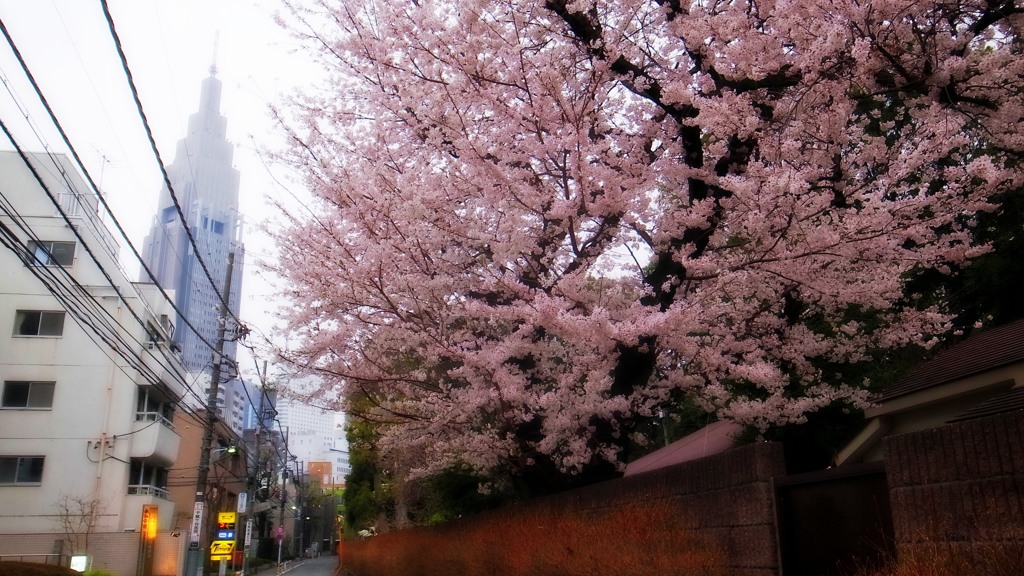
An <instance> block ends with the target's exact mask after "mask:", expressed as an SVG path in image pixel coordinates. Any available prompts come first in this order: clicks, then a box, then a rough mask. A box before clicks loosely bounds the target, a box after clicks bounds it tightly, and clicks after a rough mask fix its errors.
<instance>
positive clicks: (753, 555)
mask: <svg viewBox="0 0 1024 576" xmlns="http://www.w3.org/2000/svg"><path fill="white" fill-rule="evenodd" d="M784 472H785V463H784V458H783V451H782V446H781V445H780V444H774V443H758V444H751V445H747V446H742V447H739V448H734V449H732V450H730V451H728V452H725V453H722V454H719V455H715V456H709V457H706V458H703V459H701V460H697V461H692V462H684V463H681V464H677V465H674V466H670V467H666V468H662V469H658V470H653V471H650V472H647V473H644V474H638V475H635V476H628V477H625V478H621V479H618V480H612V481H608V482H603V483H601V484H595V485H592V486H587V487H585V488H581V489H578V490H573V491H569V492H565V493H562V494H557V495H554V496H548V497H544V498H538V499H536V500H530V501H528V502H525V503H521V504H517V505H514V506H509V507H506V508H502V509H500V510H496V511H492V512H491V513H484V514H481V515H479V516H475V517H473V518H467V519H465V520H464V521H460V522H453V523H450V524H447V525H445V526H444V527H443V530H444V534H445V538H446V539H448V540H450V541H455V542H464V541H467V538H463V536H465V535H467V534H471V533H472V527H473V526H474V525H478V524H481V523H482V524H486V522H487V518H488V517H490V516H495V515H501V516H502V517H507V518H512V519H513V520H515V518H518V517H522V518H524V519H525V518H531V517H534V516H535V514H536V512H537V511H544V512H545V513H546V514H554V515H556V516H561V517H583V518H586V517H587V516H588V515H594V516H599V515H601V514H602V513H606V512H609V511H614V510H625V509H628V508H629V507H630V506H635V505H636V503H638V502H640V503H644V504H647V505H653V506H656V507H659V508H660V507H664V508H665V509H669V510H671V511H672V513H673V514H675V515H676V517H678V518H681V519H683V521H684V523H685V524H686V525H687V527H692V528H694V529H696V531H697V532H698V533H699V534H700V535H702V536H706V537H709V538H710V539H711V540H712V541H713V542H714V544H715V545H716V546H717V547H721V548H722V549H723V551H724V552H725V556H726V558H727V559H728V562H729V563H730V565H731V566H730V567H731V568H732V569H733V572H732V574H734V575H735V576H774V575H776V574H778V571H779V560H778V553H777V546H776V537H775V513H774V508H773V497H772V478H773V477H775V476H778V475H781V474H783V473H784ZM524 522H526V520H524ZM418 530H423V531H424V532H425V533H429V530H427V529H412V530H409V531H403V534H405V535H406V536H407V537H406V538H404V539H402V538H396V539H391V538H389V537H390V536H392V535H384V536H378V537H375V538H374V539H372V540H374V541H375V540H377V539H379V538H381V539H385V540H387V544H381V546H385V547H387V548H389V550H390V551H391V553H393V554H395V555H403V554H404V551H401V550H395V548H394V546H401V545H402V544H400V543H401V542H407V543H409V544H408V545H410V546H415V545H417V544H416V541H417V539H416V538H415V534H416V533H417V531H418ZM460 530H461V531H462V536H460ZM650 537H651V538H653V539H656V538H658V536H657V533H655V534H653V535H651V536H650ZM666 538H670V537H669V536H666ZM375 545H377V543H376V542H371V541H363V542H360V541H354V542H346V544H345V546H346V548H345V555H346V557H347V558H349V559H350V560H349V561H346V562H345V564H346V566H347V567H348V568H349V569H350V570H352V572H351V573H352V574H355V575H356V576H389V575H390V574H391V571H389V569H388V568H385V567H382V566H375V565H372V563H371V562H363V560H366V559H367V558H368V557H369V556H370V555H372V554H373V551H372V548H373V547H374V546H375ZM527 552H528V551H527ZM412 553H413V554H415V551H412ZM425 564H426V565H425ZM356 566H360V567H362V568H359V569H356V568H355V567H356ZM359 570H362V571H363V572H366V573H360V572H359ZM370 572H373V574H371V573H370ZM449 572H450V571H448V570H447V569H446V568H445V567H444V566H431V565H430V563H421V564H419V565H417V566H416V573H417V574H420V575H423V576H449ZM462 576H476V575H475V574H463V575H462ZM486 576H501V574H500V573H498V572H495V571H494V570H491V571H489V572H487V573H486Z"/></svg>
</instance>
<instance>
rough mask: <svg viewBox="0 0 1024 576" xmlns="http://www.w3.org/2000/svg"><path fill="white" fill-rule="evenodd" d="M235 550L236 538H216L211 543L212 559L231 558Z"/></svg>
mask: <svg viewBox="0 0 1024 576" xmlns="http://www.w3.org/2000/svg"><path fill="white" fill-rule="evenodd" d="M234 551H235V541H234V540H214V541H213V543H212V544H210V560H230V559H231V553H232V552H234Z"/></svg>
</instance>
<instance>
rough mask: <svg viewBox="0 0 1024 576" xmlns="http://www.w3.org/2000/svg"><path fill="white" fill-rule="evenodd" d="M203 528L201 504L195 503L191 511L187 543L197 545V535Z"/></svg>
mask: <svg viewBox="0 0 1024 576" xmlns="http://www.w3.org/2000/svg"><path fill="white" fill-rule="evenodd" d="M202 527H203V503H202V502H196V505H195V507H194V508H193V509H192V530H191V532H190V533H189V539H188V541H189V542H190V543H193V544H199V533H200V532H201V531H202Z"/></svg>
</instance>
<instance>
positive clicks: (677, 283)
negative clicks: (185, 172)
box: [278, 0, 1024, 474]
mask: <svg viewBox="0 0 1024 576" xmlns="http://www.w3.org/2000/svg"><path fill="white" fill-rule="evenodd" d="M292 8H293V13H292V14H290V15H289V16H286V17H284V19H285V20H287V21H289V22H290V25H291V26H292V27H293V29H294V30H295V32H296V34H297V36H299V37H301V38H304V39H305V40H306V41H307V46H309V47H310V49H311V50H313V51H315V54H316V57H318V58H319V59H321V61H322V62H323V64H324V66H325V67H327V68H328V69H329V70H331V73H332V76H331V78H332V80H331V82H330V83H328V84H325V85H323V86H320V87H318V88H317V89H315V90H310V91H309V92H307V93H305V94H301V95H298V96H296V97H295V98H294V99H293V100H292V101H291V102H290V104H289V105H288V106H287V107H285V108H284V109H282V110H280V111H279V113H280V114H281V116H282V119H283V122H284V124H285V125H286V127H287V128H288V129H289V130H290V132H291V135H292V137H293V138H292V142H293V146H292V147H291V148H290V149H289V150H285V151H282V153H281V154H280V158H281V160H283V161H284V162H287V163H289V164H291V165H292V166H294V168H295V169H296V170H297V172H298V173H299V174H301V175H302V178H303V179H304V184H305V186H307V187H308V188H309V189H310V190H311V191H312V193H313V195H314V196H315V198H316V201H315V203H314V204H313V205H311V206H309V207H308V208H309V209H310V212H309V213H308V214H307V213H305V212H296V213H295V214H293V215H290V216H289V218H288V221H287V222H286V224H285V225H284V226H283V227H282V228H281V230H280V231H279V239H280V241H281V244H280V255H279V263H278V268H279V270H280V271H281V272H282V273H284V274H285V275H286V276H287V278H288V282H289V287H288V289H287V291H286V294H285V295H286V296H287V301H288V306H289V307H288V311H287V314H286V317H287V320H288V325H289V329H290V331H291V335H292V337H293V345H292V346H293V347H292V348H291V349H290V350H287V351H282V354H283V355H285V356H287V357H288V358H289V359H291V360H292V361H294V362H295V363H296V364H297V365H299V366H301V367H303V368H304V369H306V370H308V371H311V372H315V373H319V374H321V375H323V376H324V382H325V384H324V385H325V386H326V387H329V388H336V389H340V390H342V391H343V392H344V394H346V395H348V397H350V398H355V397H359V398H361V399H364V400H368V402H364V403H363V404H362V405H370V406H371V408H370V409H369V411H366V410H363V411H362V412H360V414H358V415H359V416H362V417H366V418H372V419H374V420H375V421H378V422H381V423H382V424H383V430H384V437H383V440H382V445H381V448H382V450H383V451H384V452H385V453H388V452H390V453H392V454H402V455H403V457H404V458H406V460H408V461H411V463H410V465H409V466H410V473H412V474H416V473H424V472H429V471H431V470H436V469H438V468H441V467H443V466H446V465H448V464H450V463H453V462H456V461H461V462H466V463H469V464H471V465H474V466H476V467H478V468H480V469H481V470H491V469H500V468H513V469H516V468H523V467H528V466H530V465H532V464H533V463H535V462H537V461H538V459H540V458H543V459H547V460H549V461H551V462H553V463H555V464H556V465H557V466H558V467H560V468H561V469H562V470H563V471H566V472H575V471H579V470H582V469H584V468H585V467H586V466H588V465H589V464H592V463H593V462H596V461H608V462H611V463H612V464H614V465H622V462H621V461H620V460H621V457H622V452H621V448H622V446H624V445H625V444H626V443H627V442H629V441H633V440H634V439H635V435H634V434H633V428H632V424H633V423H634V422H635V421H636V420H637V419H638V418H649V417H651V416H652V415H653V414H655V413H656V412H657V410H658V408H659V407H661V406H664V405H666V403H669V402H672V401H674V400H678V398H679V397H680V396H682V395H687V396H689V397H691V398H693V399H695V400H696V401H697V402H700V403H701V405H703V406H704V407H706V408H707V409H708V410H711V411H714V412H716V413H717V414H718V415H719V416H720V417H723V418H730V419H733V420H736V421H738V422H741V423H743V424H748V425H753V426H757V427H761V428H765V427H767V426H770V425H773V424H784V423H789V422H801V421H802V420H803V418H804V417H805V416H806V414H808V413H810V412H813V411H815V410H817V409H819V408H821V407H823V406H825V405H829V404H832V403H835V402H849V403H852V404H858V403H862V402H864V400H865V398H866V392H865V388H866V386H867V383H866V382H860V381H846V380H845V379H844V378H843V377H842V369H841V367H842V366H843V365H850V364H856V363H858V362H862V361H865V360H866V359H867V358H868V355H867V352H868V351H869V350H877V349H879V348H888V347H900V346H907V345H912V344H914V345H922V346H930V345H933V344H934V343H935V342H936V339H937V337H938V336H939V335H941V334H943V333H944V331H945V330H946V329H947V321H948V319H949V316H948V315H947V312H948V311H946V310H942V309H938V308H935V307H922V306H918V305H916V304H915V300H914V295H913V294H907V290H906V287H907V279H908V278H910V277H912V275H913V274H915V273H916V272H917V271H920V270H923V269H935V270H940V271H941V270H945V269H946V268H945V267H947V266H949V265H951V264H964V263H965V262H967V261H968V260H969V259H970V258H972V257H974V256H976V255H978V254H980V253H981V252H983V251H984V250H985V247H984V246H976V245H974V243H973V241H972V235H971V231H970V228H969V226H970V223H971V221H972V218H971V215H973V214H977V213H979V212H981V211H986V210H991V209H992V205H991V199H992V197H993V195H995V194H997V193H999V192H1002V191H1005V190H1008V189H1011V188H1012V187H1018V186H1021V184H1022V178H1021V171H1020V169H1019V168H1018V167H1017V164H1018V163H1019V162H1020V158H1021V154H1022V152H1024V140H1022V135H1021V133H1022V131H1021V130H1020V128H1021V122H1022V116H1024V97H1022V95H1024V58H1021V57H1020V39H1019V38H1018V36H1017V34H1018V31H1019V29H1020V23H1021V14H1020V13H1021V9H1020V8H1019V7H1018V6H1017V5H1016V4H1014V3H1013V2H1002V3H999V2H997V3H992V2H981V1H978V0H973V1H951V2H943V3H932V2H924V3H921V2H912V1H910V0H886V1H881V2H847V1H844V0H828V1H824V0H810V1H807V0H799V1H793V0H772V1H767V2H728V3H720V2H696V3H682V4H680V3H674V2H650V1H642V0H607V1H605V2H590V1H586V0H574V1H572V2H567V1H566V0H547V1H544V2H541V1H537V0H504V1H494V0H448V1H441V0H419V1H418V2H390V1H384V0H360V1H359V2H354V1H350V0H336V1H329V0H320V1H310V2H303V3H296V4H295V5H294V6H293V7H292ZM867 318H871V321H870V322H867V321H865V319H867ZM812 319H813V322H811V320H812ZM825 366H828V368H827V369H826V368H824V367H825ZM837 367H839V368H837Z"/></svg>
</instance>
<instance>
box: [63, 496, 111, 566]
mask: <svg viewBox="0 0 1024 576" xmlns="http://www.w3.org/2000/svg"><path fill="white" fill-rule="evenodd" d="M54 506H55V507H56V508H57V517H58V519H59V520H60V523H61V527H62V528H63V529H64V534H65V535H67V539H68V542H70V543H71V551H72V552H84V551H86V550H88V549H89V536H90V535H91V534H92V532H93V530H95V529H96V523H97V522H98V521H99V517H100V515H101V514H102V513H103V510H104V506H103V502H102V501H101V500H100V499H99V498H96V497H89V496H71V495H68V494H62V495H61V497H60V499H59V500H57V502H56V503H55V504H54Z"/></svg>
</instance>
